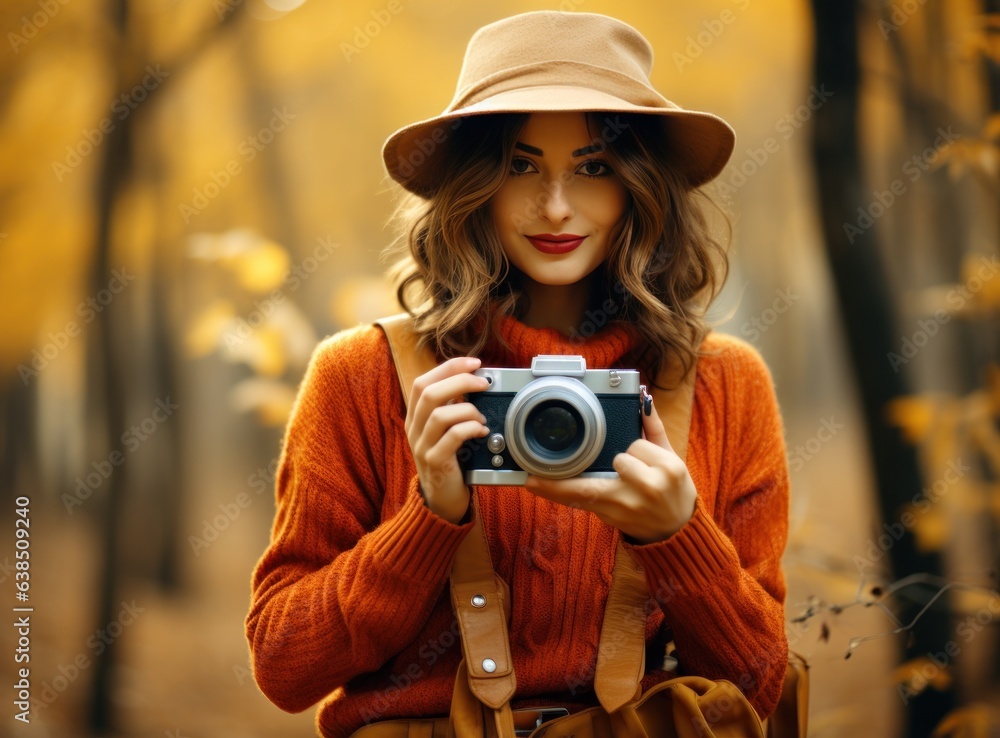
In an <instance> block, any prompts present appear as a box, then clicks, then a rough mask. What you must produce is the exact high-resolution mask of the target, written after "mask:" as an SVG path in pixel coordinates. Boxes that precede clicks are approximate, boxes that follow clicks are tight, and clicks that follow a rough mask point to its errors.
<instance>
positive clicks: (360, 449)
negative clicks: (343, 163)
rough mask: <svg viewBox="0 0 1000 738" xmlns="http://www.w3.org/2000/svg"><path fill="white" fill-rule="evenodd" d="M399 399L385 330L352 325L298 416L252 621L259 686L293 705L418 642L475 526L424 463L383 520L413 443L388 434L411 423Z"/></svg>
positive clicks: (291, 425)
mask: <svg viewBox="0 0 1000 738" xmlns="http://www.w3.org/2000/svg"><path fill="white" fill-rule="evenodd" d="M401 404H402V396H401V392H400V390H399V388H398V380H397V379H396V375H395V368H394V366H393V364H392V360H391V357H390V356H389V351H388V345H387V343H386V340H385V337H384V335H383V334H382V332H381V330H380V329H378V328H375V327H368V328H364V327H360V328H356V329H351V330H350V331H342V332H341V333H338V334H336V335H335V336H332V337H330V338H328V339H326V340H325V341H324V342H322V343H321V344H320V345H319V346H318V347H317V349H316V350H315V351H314V353H313V356H312V359H311V360H310V363H309V368H308V369H307V371H306V375H305V377H304V379H303V380H302V383H301V385H300V387H299V390H298V395H297V398H296V401H295V405H294V408H293V410H292V414H291V417H290V419H289V421H288V425H287V427H286V431H285V437H284V441H283V447H282V452H281V457H280V460H279V464H278V470H277V476H276V484H275V486H276V510H275V518H274V525H273V528H272V531H271V541H270V544H269V545H268V547H267V549H266V550H265V552H264V554H263V556H262V557H261V559H260V561H259V562H258V564H257V567H256V569H255V571H254V573H253V578H252V584H251V588H252V593H251V602H250V610H249V613H248V615H247V618H246V622H245V628H246V637H247V640H248V641H249V646H250V652H251V662H252V664H253V673H254V677H255V679H256V681H257V684H258V685H259V687H260V689H261V691H262V692H263V693H264V694H265V695H266V696H267V697H268V699H270V700H271V701H272V702H273V703H274V704H276V705H277V706H278V707H280V708H282V709H284V710H286V711H289V712H298V711H301V710H304V709H306V708H308V707H309V706H311V705H313V704H315V703H316V702H317V701H318V700H320V699H322V698H323V697H325V696H326V695H327V694H329V693H330V692H332V691H333V690H334V689H336V688H337V687H339V686H341V685H344V684H345V683H346V682H347V681H348V680H350V679H352V678H353V677H355V676H357V675H359V674H362V673H366V672H371V671H374V670H377V669H378V668H379V667H381V666H382V665H383V664H385V663H386V662H387V661H388V660H389V659H390V658H391V657H392V656H394V655H395V654H397V653H399V652H400V651H401V650H403V649H404V648H405V646H406V645H408V644H409V643H410V642H412V641H413V639H414V638H416V637H417V635H418V634H419V632H420V629H421V628H422V627H423V626H424V624H425V623H426V621H427V618H428V617H429V616H430V613H431V610H432V609H433V607H434V604H435V602H436V601H437V599H438V598H439V597H440V595H441V593H442V591H443V588H444V586H445V583H446V582H447V579H448V575H449V571H450V568H451V563H452V560H453V559H454V556H455V552H456V550H457V549H458V546H459V544H460V543H461V541H462V539H463V538H464V536H465V534H466V533H467V532H468V530H469V529H470V528H471V525H470V524H466V525H453V524H451V523H450V522H448V521H446V520H444V519H443V518H441V517H439V516H437V515H435V514H434V513H432V512H431V511H430V510H429V509H428V508H427V507H426V506H425V505H424V503H423V498H422V497H421V495H420V493H419V490H418V480H417V476H416V474H415V473H414V474H413V475H412V476H411V477H409V481H408V488H407V490H406V492H405V499H404V502H403V504H402V506H401V507H400V506H397V507H396V510H395V512H394V513H393V514H390V515H389V516H388V517H387V518H386V519H384V520H383V519H382V512H381V511H382V501H383V497H384V496H385V490H384V486H385V484H386V479H387V474H386V469H387V465H388V464H390V463H401V462H402V461H403V460H404V459H405V456H403V452H404V451H405V453H408V452H409V451H408V446H407V447H406V449H403V450H401V449H400V448H399V444H398V440H397V441H396V442H395V445H393V446H392V447H391V448H389V445H390V444H389V441H388V440H387V436H390V435H393V434H390V433H389V432H388V431H389V430H390V428H391V426H392V424H393V423H398V424H400V425H401V423H402V419H401V418H396V417H387V414H392V413H396V415H398V414H399V413H398V411H397V410H396V408H397V407H401ZM393 437H394V438H397V439H398V433H397V434H395V435H393ZM403 444H406V440H405V436H404V437H403ZM397 476H398V475H397ZM398 496H399V495H398V494H397V495H396V497H397V498H398Z"/></svg>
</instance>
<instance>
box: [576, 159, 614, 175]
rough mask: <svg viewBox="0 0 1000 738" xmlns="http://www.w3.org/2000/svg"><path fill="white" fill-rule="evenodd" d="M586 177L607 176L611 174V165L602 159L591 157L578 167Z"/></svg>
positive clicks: (580, 172)
mask: <svg viewBox="0 0 1000 738" xmlns="http://www.w3.org/2000/svg"><path fill="white" fill-rule="evenodd" d="M577 172H578V173H579V174H582V175H583V176H584V177H606V176H608V175H609V174H611V167H609V166H608V165H607V164H606V163H605V162H603V161H601V160H600V159H589V160H587V161H585V162H583V164H581V165H580V168H579V169H577Z"/></svg>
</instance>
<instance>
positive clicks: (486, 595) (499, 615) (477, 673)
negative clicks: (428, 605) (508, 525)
mask: <svg viewBox="0 0 1000 738" xmlns="http://www.w3.org/2000/svg"><path fill="white" fill-rule="evenodd" d="M472 504H473V511H474V513H475V524H474V525H473V526H472V530H470V531H469V533H468V534H467V535H466V536H465V538H464V539H462V543H461V544H460V545H459V547H458V552H457V553H456V554H455V561H454V563H453V564H452V569H451V604H452V608H453V609H454V610H455V616H456V617H457V618H458V625H459V628H460V629H461V633H462V652H463V654H464V655H465V665H466V668H467V670H468V674H469V687H470V688H471V689H472V691H473V692H474V693H475V695H476V697H478V698H479V700H480V701H481V702H483V704H486V705H489V706H490V707H492V708H494V709H496V710H500V709H502V708H503V707H504V705H506V704H507V703H508V702H509V701H510V699H511V698H512V697H513V696H514V691H515V689H516V688H517V680H516V679H515V677H514V663H513V659H512V658H511V655H510V639H509V637H508V634H507V618H508V617H509V613H510V601H509V600H510V597H509V591H508V589H507V584H506V583H505V582H504V581H503V580H502V579H501V578H500V577H498V576H497V575H496V574H495V573H494V571H493V564H492V562H491V561H490V552H489V547H488V545H487V542H486V534H485V533H484V531H483V526H482V522H481V519H480V517H479V508H478V505H476V504H475V498H474V497H473V503H472ZM512 727H513V726H512Z"/></svg>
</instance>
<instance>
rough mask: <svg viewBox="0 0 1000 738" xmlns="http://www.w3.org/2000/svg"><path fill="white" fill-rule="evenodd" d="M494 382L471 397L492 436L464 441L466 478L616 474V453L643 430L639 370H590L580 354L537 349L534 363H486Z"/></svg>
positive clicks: (500, 480) (513, 480) (494, 480)
mask: <svg viewBox="0 0 1000 738" xmlns="http://www.w3.org/2000/svg"><path fill="white" fill-rule="evenodd" d="M474 374H476V375H477V376H481V377H486V378H487V379H488V380H489V381H490V385H489V387H487V388H486V389H485V390H483V391H482V392H470V393H469V394H468V395H467V399H468V401H469V402H471V403H472V404H473V405H475V406H476V408H477V409H478V410H479V411H480V412H481V413H482V414H483V415H485V416H486V426H487V427H488V428H489V429H490V431H491V432H490V435H489V436H487V437H485V438H474V439H471V440H469V441H466V442H465V443H464V444H463V445H462V448H461V449H460V450H459V454H458V458H459V463H460V465H461V467H462V470H463V474H464V478H465V482H466V484H475V485H513V486H520V485H523V484H524V482H525V481H526V480H527V478H528V474H529V473H530V474H534V475H536V476H540V477H548V478H550V479H565V478H568V477H577V476H579V477H606V478H612V479H615V478H617V477H618V473H617V472H616V471H615V470H614V467H613V466H612V461H613V460H614V457H615V455H616V454H619V453H621V452H623V451H626V450H628V447H629V446H630V445H632V443H633V442H634V441H635V440H637V439H639V438H641V437H642V416H641V405H642V399H641V398H642V396H643V394H644V391H645V387H643V386H642V385H640V384H639V372H638V371H636V370H634V369H591V370H588V369H587V362H586V359H584V357H582V356H562V355H539V356H535V357H534V358H533V359H532V360H531V368H530V369H509V368H502V367H501V368H496V367H483V368H480V369H477V370H476V371H475V372H474Z"/></svg>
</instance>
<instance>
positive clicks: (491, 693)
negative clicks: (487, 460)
mask: <svg viewBox="0 0 1000 738" xmlns="http://www.w3.org/2000/svg"><path fill="white" fill-rule="evenodd" d="M375 324H376V325H379V326H381V327H382V330H384V331H385V334H386V338H387V339H388V340H389V347H390V349H391V350H392V358H393V361H394V362H395V364H396V373H397V374H398V376H399V384H400V388H401V390H402V393H403V402H404V403H406V404H409V398H410V388H411V387H412V386H413V380H414V379H416V378H417V377H419V376H420V375H421V374H424V373H426V372H428V371H430V370H431V369H433V368H434V367H435V366H436V365H437V361H436V357H435V356H434V353H433V351H431V349H430V347H429V346H425V347H424V348H423V350H421V351H417V350H416V347H417V334H416V333H415V332H414V330H413V319H412V317H410V315H408V314H407V313H401V314H399V315H393V316H391V317H388V318H382V319H380V320H377V321H375ZM472 505H473V511H474V513H475V524H474V525H473V528H472V530H470V531H469V533H468V535H466V537H465V538H464V539H463V540H462V543H461V544H460V545H459V548H458V552H457V553H456V554H455V562H454V564H453V566H452V572H451V601H452V607H453V608H454V610H455V616H456V617H457V618H458V624H459V628H460V629H461V634H462V649H463V652H464V654H465V667H463V671H462V673H465V672H466V671H467V673H468V682H469V687H470V689H471V690H472V692H473V693H474V694H475V696H476V697H477V698H478V699H479V700H480V701H481V702H482V703H483V704H485V705H488V706H489V707H491V708H493V709H495V710H500V713H499V715H498V720H500V719H501V718H502V716H503V715H504V714H507V715H509V714H510V706H509V705H508V704H507V703H508V702H509V701H510V699H511V697H513V696H514V691H515V689H516V687H517V683H516V680H515V677H514V665H513V660H512V659H511V655H510V639H509V638H508V635H507V619H508V618H509V617H510V593H509V591H508V588H507V584H506V582H504V581H503V580H502V579H501V578H500V577H498V576H496V574H495V573H494V571H493V563H492V562H491V561H490V552H489V548H488V545H487V542H486V534H485V533H484V532H483V526H482V522H481V520H480V517H479V510H478V507H477V506H476V504H475V498H474V497H473V502H472ZM505 705H506V712H504V709H503V708H504V706H505ZM511 726H513V723H511ZM511 730H513V727H511Z"/></svg>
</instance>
